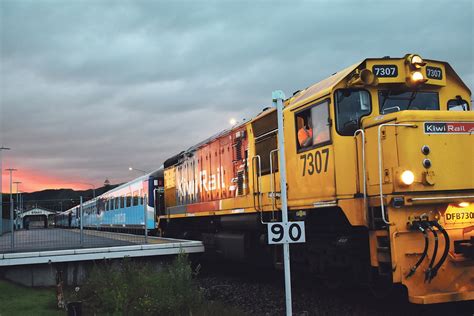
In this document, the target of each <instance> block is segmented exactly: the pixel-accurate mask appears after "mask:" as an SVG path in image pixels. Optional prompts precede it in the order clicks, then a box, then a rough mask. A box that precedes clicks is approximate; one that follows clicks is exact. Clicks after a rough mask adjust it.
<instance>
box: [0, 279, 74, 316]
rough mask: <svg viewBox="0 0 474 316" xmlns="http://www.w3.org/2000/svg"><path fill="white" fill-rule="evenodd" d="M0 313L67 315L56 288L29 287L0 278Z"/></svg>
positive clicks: (3, 315) (5, 315) (2, 314)
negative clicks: (60, 306)
mask: <svg viewBox="0 0 474 316" xmlns="http://www.w3.org/2000/svg"><path fill="white" fill-rule="evenodd" d="M0 315H1V316H8V315H22V316H23V315H25V316H27V315H35V316H36V315H65V311H61V310H58V309H57V308H56V290H55V289H54V288H28V287H23V286H20V285H16V284H13V283H10V282H8V281H4V280H0Z"/></svg>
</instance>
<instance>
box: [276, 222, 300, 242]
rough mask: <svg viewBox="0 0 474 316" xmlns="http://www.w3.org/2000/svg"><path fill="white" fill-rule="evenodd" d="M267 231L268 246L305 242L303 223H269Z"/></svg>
mask: <svg viewBox="0 0 474 316" xmlns="http://www.w3.org/2000/svg"><path fill="white" fill-rule="evenodd" d="M267 230H268V243H269V244H270V245H271V244H284V243H300V242H306V236H305V232H304V222H288V223H281V222H278V223H269V224H267Z"/></svg>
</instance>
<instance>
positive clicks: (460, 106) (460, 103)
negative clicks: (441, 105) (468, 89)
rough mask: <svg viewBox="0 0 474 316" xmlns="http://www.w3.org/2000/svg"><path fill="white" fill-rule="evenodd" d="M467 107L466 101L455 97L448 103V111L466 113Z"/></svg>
mask: <svg viewBox="0 0 474 316" xmlns="http://www.w3.org/2000/svg"><path fill="white" fill-rule="evenodd" d="M468 110H469V105H468V103H467V101H466V100H463V99H461V97H457V98H456V99H451V100H449V101H448V111H468Z"/></svg>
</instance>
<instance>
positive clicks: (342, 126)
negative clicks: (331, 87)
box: [335, 89, 372, 136]
mask: <svg viewBox="0 0 474 316" xmlns="http://www.w3.org/2000/svg"><path fill="white" fill-rule="evenodd" d="M335 99H336V129H337V132H338V133H339V134H341V135H343V136H353V135H354V132H355V131H356V130H358V129H359V126H360V119H361V117H363V116H366V115H368V114H370V112H371V111H372V106H371V102H370V94H369V92H367V91H366V90H360V89H340V90H337V91H336V95H335Z"/></svg>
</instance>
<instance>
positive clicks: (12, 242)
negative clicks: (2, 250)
mask: <svg viewBox="0 0 474 316" xmlns="http://www.w3.org/2000/svg"><path fill="white" fill-rule="evenodd" d="M6 170H7V171H9V172H10V230H11V233H12V236H11V247H12V250H13V248H15V227H14V225H15V224H14V223H13V220H14V216H13V180H12V176H13V171H16V169H13V168H8V169H6Z"/></svg>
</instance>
